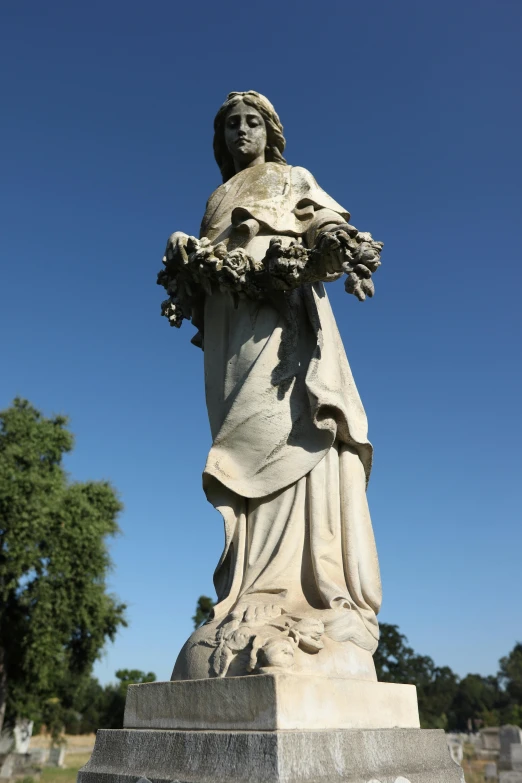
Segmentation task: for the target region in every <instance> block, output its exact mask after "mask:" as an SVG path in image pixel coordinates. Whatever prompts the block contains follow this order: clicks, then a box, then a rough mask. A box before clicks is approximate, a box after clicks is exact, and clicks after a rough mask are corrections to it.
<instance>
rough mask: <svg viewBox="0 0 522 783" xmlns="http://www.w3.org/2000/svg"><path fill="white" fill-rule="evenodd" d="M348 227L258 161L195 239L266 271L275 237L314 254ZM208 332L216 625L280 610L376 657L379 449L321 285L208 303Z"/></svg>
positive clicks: (318, 193)
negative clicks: (256, 611)
mask: <svg viewBox="0 0 522 783" xmlns="http://www.w3.org/2000/svg"><path fill="white" fill-rule="evenodd" d="M348 219H349V213H348V212H346V210H344V209H343V208H342V207H341V206H340V205H339V204H337V203H336V202H335V201H334V200H333V199H332V198H330V196H328V194H326V193H325V192H324V191H323V190H322V189H321V188H320V187H319V186H318V185H317V183H316V182H315V180H314V178H313V177H312V175H311V174H310V173H309V172H308V171H307V170H306V169H303V168H300V167H292V166H284V165H280V164H275V163H264V164H261V165H257V166H254V167H252V168H249V169H246V170H244V171H241V172H239V173H238V174H236V175H235V176H234V177H232V179H230V180H229V181H227V182H226V183H224V184H223V185H221V187H219V188H218V189H217V190H216V191H215V192H214V193H213V194H212V196H211V197H210V199H209V201H208V204H207V208H206V212H205V216H204V218H203V223H202V227H201V236H206V237H208V238H209V239H210V241H211V242H212V243H213V244H217V243H218V242H224V243H225V244H227V245H228V248H229V249H231V248H232V247H237V246H242V247H243V248H244V249H245V250H246V252H247V253H249V254H250V255H251V256H253V257H254V258H256V259H259V260H260V259H262V258H263V256H264V254H265V252H266V249H267V247H268V245H269V242H270V239H271V238H272V237H274V236H277V237H281V238H282V239H283V241H286V242H288V241H291V240H294V241H295V240H297V241H300V242H302V243H303V244H304V245H306V246H311V245H312V244H313V242H314V240H315V237H316V236H317V234H318V232H319V231H320V230H321V229H323V228H324V227H326V226H332V225H335V224H340V223H345V222H347V220H348ZM200 320H201V319H200ZM201 327H202V332H203V335H204V337H203V339H204V355H205V389H206V400H207V408H208V413H209V419H210V427H211V432H212V439H213V443H212V447H211V449H210V453H209V455H208V459H207V463H206V466H205V470H204V474H203V485H204V488H205V491H206V494H207V497H208V499H209V501H210V502H211V503H213V505H214V506H215V507H216V508H217V509H218V510H219V511H220V512H221V514H222V516H223V518H224V522H225V548H224V551H223V555H222V557H221V560H220V562H219V564H218V567H217V569H216V573H215V576H214V581H215V585H216V590H217V594H218V603H217V605H216V607H215V617H216V618H217V619H219V618H220V617H223V618H224V617H226V616H227V615H228V614H229V613H230V612H231V611H232V610H233V609H234V608H236V607H237V606H238V605H239V606H246V607H248V606H249V605H251V604H260V603H261V604H262V603H269V604H274V603H275V604H277V605H280V606H281V607H282V609H283V611H284V612H287V613H290V614H293V615H295V616H309V615H310V614H312V615H314V616H317V617H320V618H321V620H323V622H324V625H325V633H326V634H327V635H328V636H329V637H330V638H331V639H333V640H335V641H339V642H343V641H347V640H351V641H353V642H355V643H356V644H358V645H359V646H360V647H363V648H364V649H367V650H371V651H373V650H374V649H375V647H376V643H377V639H378V626H377V621H376V614H377V612H378V611H379V607H380V601H381V585H380V576H379V566H378V560H377V553H376V548H375V542H374V537H373V531H372V525H371V520H370V515H369V511H368V505H367V501H366V482H367V480H368V477H369V474H370V469H371V457H372V449H371V445H370V443H369V442H368V439H367V421H366V416H365V413H364V409H363V406H362V403H361V400H360V398H359V395H358V392H357V389H356V386H355V383H354V380H353V377H352V373H351V371H350V367H349V364H348V361H347V358H346V354H345V351H344V347H343V344H342V341H341V338H340V335H339V332H338V330H337V326H336V323H335V319H334V316H333V313H332V310H331V307H330V304H329V301H328V298H327V295H326V292H325V290H324V286H323V284H322V283H317V284H314V285H303V286H300V287H299V288H298V289H295V290H294V291H292V292H284V293H283V292H279V293H276V292H274V294H273V296H271V297H269V298H268V299H267V300H263V301H254V300H250V299H241V300H239V303H238V304H237V306H235V305H234V302H233V300H232V298H231V297H230V296H229V295H228V294H226V293H220V292H217V293H214V294H213V295H211V296H207V297H206V299H205V302H204V310H203V318H202V323H201Z"/></svg>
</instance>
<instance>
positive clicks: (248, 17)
mask: <svg viewBox="0 0 522 783" xmlns="http://www.w3.org/2000/svg"><path fill="white" fill-rule="evenodd" d="M0 27H1V38H2V46H1V48H0V57H1V59H2V61H3V62H2V67H1V77H0V79H1V81H2V90H1V95H2V98H1V101H2V109H3V111H2V115H3V118H2V123H1V130H0V133H1V136H2V151H3V155H2V164H1V202H2V203H1V214H2V232H1V239H0V252H1V289H0V290H1V295H2V306H1V308H0V318H1V332H0V333H1V335H2V362H1V366H2V373H1V382H0V406H1V407H5V406H7V405H8V404H9V403H10V401H11V400H12V398H13V397H14V396H15V395H17V394H18V395H22V396H25V397H27V398H29V399H30V400H31V401H32V402H33V403H34V404H35V405H36V406H38V407H40V408H41V409H43V410H44V411H45V412H46V413H48V414H50V413H53V412H64V413H67V414H69V415H70V417H71V423H72V429H73V431H74V432H75V434H76V443H77V445H76V450H75V452H74V454H73V455H72V456H71V457H70V458H68V460H67V468H68V470H69V471H70V472H71V475H72V476H73V477H74V478H78V479H86V478H107V479H110V481H111V482H113V484H114V485H115V486H116V487H117V488H118V490H119V492H120V494H121V497H122V499H123V501H124V503H125V511H124V513H123V514H122V516H121V520H120V521H121V527H122V535H121V537H119V538H118V539H117V540H116V541H115V542H114V544H113V545H112V555H113V558H114V562H115V568H114V572H113V573H112V575H111V580H110V581H111V589H113V590H114V591H115V592H116V593H117V594H118V595H119V596H120V597H121V599H122V600H124V601H126V602H127V603H128V605H129V609H128V618H129V627H128V629H127V630H124V631H122V632H121V633H120V634H119V636H118V639H117V641H116V643H115V644H114V645H112V646H109V647H108V648H107V651H106V654H105V656H104V658H103V660H102V661H101V662H100V663H99V664H98V665H97V667H96V673H97V675H98V676H99V677H100V679H101V680H102V681H107V680H110V679H112V678H113V676H114V671H115V670H116V669H117V668H119V667H133V668H141V669H146V670H153V671H154V672H156V674H157V676H158V677H159V678H162V679H165V678H168V677H169V676H170V672H171V669H172V665H173V663H174V660H175V657H176V655H177V652H178V650H179V648H180V647H181V645H182V643H183V642H184V641H185V639H186V637H187V636H188V635H189V633H190V631H191V615H192V614H193V611H194V605H195V602H196V599H197V597H198V596H199V595H200V594H201V593H207V594H210V595H212V594H213V593H212V580H211V577H212V572H213V569H214V566H215V564H216V562H217V560H218V557H219V554H220V551H221V546H222V524H221V518H220V516H219V514H218V513H217V512H216V511H214V509H213V508H212V507H211V506H210V505H208V504H207V502H206V500H205V497H204V495H203V492H202V490H201V472H202V469H203V465H204V463H205V458H206V453H207V450H208V448H209V444H210V435H209V429H208V423H207V417H206V409H205V402H204V394H203V377H202V358H203V357H202V354H201V352H200V351H199V350H198V349H196V348H194V347H193V346H191V345H190V342H189V341H190V338H191V336H192V332H193V329H192V327H191V325H190V324H185V325H184V326H183V328H182V329H181V330H180V331H177V330H174V329H170V328H169V326H168V324H167V322H166V320H165V319H162V318H160V315H159V307H160V302H161V300H162V298H163V297H162V289H160V288H158V287H157V286H156V285H155V278H156V272H157V271H158V269H159V268H160V260H161V256H162V253H163V249H164V246H165V242H166V239H167V237H168V235H169V234H170V233H171V232H172V231H174V230H183V231H185V232H187V233H196V232H197V230H198V227H199V222H200V220H201V216H202V213H203V210H204V206H205V201H206V199H207V198H208V196H209V195H210V193H211V192H212V191H213V190H214V188H215V187H216V186H217V185H218V184H219V172H218V169H217V166H216V165H215V162H214V160H213V156H212V120H213V117H214V114H215V111H216V110H217V108H218V107H219V106H220V104H221V103H222V101H223V100H224V98H225V96H226V94H227V93H228V92H229V91H231V90H248V89H255V90H258V91H260V92H262V93H264V94H266V95H267V96H268V97H269V98H270V100H271V101H272V102H273V103H274V105H275V107H276V109H277V110H278V112H279V114H280V116H281V119H282V121H283V124H284V126H285V134H286V138H287V159H288V161H289V162H290V163H292V164H295V165H300V166H305V167H306V168H308V169H309V170H311V171H312V172H313V174H314V175H315V176H316V178H317V180H318V181H319V183H320V184H321V185H322V186H323V188H325V190H326V191H327V192H328V193H330V194H331V195H332V196H333V197H334V198H335V199H336V200H338V201H340V202H341V203H342V204H343V205H344V206H346V208H347V209H349V210H350V211H351V213H352V221H353V223H354V224H355V225H356V226H357V227H358V228H360V229H361V230H369V231H371V232H372V233H373V235H374V237H375V238H377V239H380V240H383V241H384V242H385V250H384V254H383V266H382V267H381V269H380V270H379V273H378V275H377V276H376V281H375V282H376V287H377V294H376V297H375V298H374V299H373V300H370V301H367V302H365V303H363V304H361V303H359V302H357V301H356V299H355V298H354V297H348V296H347V295H346V294H344V291H343V286H342V284H341V283H338V284H334V285H333V286H331V287H330V295H331V299H332V302H333V307H334V310H335V313H336V316H337V320H338V324H339V328H340V330H341V333H342V336H343V339H344V341H345V345H346V349H347V353H348V357H349V360H350V363H351V365H352V369H353V372H354V374H355V378H356V381H357V385H358V387H359V391H360V393H361V396H362V398H363V401H364V404H365V407H366V410H367V413H368V418H369V422H370V437H371V439H372V441H373V443H374V445H375V450H376V458H375V470H374V473H373V476H372V480H371V483H370V489H369V496H370V504H371V509H372V516H373V520H374V527H375V532H376V537H377V543H378V548H379V553H380V559H381V567H382V576H383V582H384V605H383V610H382V615H381V618H382V620H384V621H386V622H394V623H398V624H399V626H400V628H401V630H402V631H403V632H404V633H405V634H406V635H407V636H408V637H409V639H410V642H411V644H412V645H413V646H414V648H415V649H416V650H417V651H418V652H421V653H425V654H429V655H431V656H432V657H433V658H434V659H435V661H436V662H437V663H438V664H440V665H442V664H448V665H450V666H451V667H452V668H454V669H455V670H456V671H457V672H458V673H460V674H465V673H467V672H469V671H474V672H481V673H484V674H487V673H493V672H495V671H496V667H497V661H498V658H499V657H500V656H501V655H503V654H505V653H507V652H508V650H509V649H511V647H512V646H513V644H514V642H515V640H516V639H522V601H521V595H522V591H521V587H522V577H521V570H522V569H521V561H522V525H521V502H520V501H521V462H522V460H521V442H522V426H521V413H520V408H521V401H522V393H521V391H522V390H521V385H522V384H521V366H520V353H521V351H520V346H521V328H520V327H521V318H520V310H521V307H520V296H521V293H520V291H521V284H522V272H521V250H520V212H521V187H520V183H521V181H522V171H521V168H522V167H521V154H520V146H521V138H522V131H521V124H522V123H521V121H522V109H521V74H522V55H521V46H520V36H521V31H522V4H521V3H520V0H490V1H489V2H484V0H466V1H463V0H458V1H457V2H456V1H455V0H442V2H437V3H433V2H419V0H394V2H390V1H389V0H375V1H374V2H371V3H370V2H366V3H363V2H352V0H343V2H338V1H337V0H334V1H333V2H330V3H313V2H311V1H310V0H303V2H299V3H298V2H291V1H288V2H273V0H268V2H264V3H232V2H230V1H229V0H225V1H224V2H219V3H217V2H208V1H205V2H198V3H196V2H194V3H176V2H173V1H172V0H170V1H167V0H149V2H147V3H144V2H139V3H138V2H136V0H126V1H125V2H123V0H104V2H101V1H100V0H91V2H89V3H78V2H72V3H71V2H69V0H67V1H65V0H53V2H51V3H43V2H40V1H39V0H31V1H30V2H28V1H27V0H18V2H4V3H2V8H1V10H0Z"/></svg>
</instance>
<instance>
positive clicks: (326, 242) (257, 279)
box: [157, 224, 383, 328]
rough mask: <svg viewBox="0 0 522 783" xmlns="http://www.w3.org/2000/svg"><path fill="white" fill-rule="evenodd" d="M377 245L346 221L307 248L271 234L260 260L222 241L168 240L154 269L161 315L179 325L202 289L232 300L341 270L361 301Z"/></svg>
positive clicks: (368, 289) (369, 285)
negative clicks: (160, 294)
mask: <svg viewBox="0 0 522 783" xmlns="http://www.w3.org/2000/svg"><path fill="white" fill-rule="evenodd" d="M382 248H383V243H382V242H376V241H375V240H374V239H373V238H372V235H371V234H369V233H368V232H360V231H358V230H357V229H356V228H354V226H350V225H348V224H343V225H341V226H337V227H335V228H334V229H331V230H326V231H323V232H321V233H320V234H319V236H318V238H317V241H316V243H315V245H314V246H313V247H312V248H311V249H308V248H306V247H304V246H303V245H302V244H300V243H299V242H297V241H292V242H291V243H290V244H286V245H285V244H283V241H282V240H281V238H279V237H275V238H273V239H272V240H271V241H270V246H269V248H268V250H267V252H266V255H265V257H264V259H263V260H262V261H256V260H255V259H253V258H252V257H251V256H249V255H248V253H246V252H245V250H243V248H241V247H238V248H235V249H233V250H230V251H227V248H226V246H225V245H224V244H223V243H220V244H217V245H212V244H211V242H210V241H209V240H208V239H207V238H206V237H203V239H196V237H189V236H186V235H184V236H183V241H182V242H180V243H177V244H176V245H175V246H172V245H171V244H170V243H169V245H167V250H166V252H165V255H164V257H163V264H164V267H165V268H164V269H162V270H161V271H160V272H159V274H158V281H157V282H158V285H161V286H163V287H164V288H165V290H166V291H167V293H168V294H169V298H168V299H166V300H165V301H164V302H162V305H161V314H162V315H164V316H165V317H166V318H167V319H168V321H169V323H170V325H171V326H175V327H177V328H179V327H180V326H181V324H182V322H183V320H185V319H190V318H191V315H192V308H193V303H194V301H195V300H197V299H198V298H200V296H201V293H202V292H204V293H206V294H209V295H212V293H213V292H214V291H215V290H220V291H226V292H229V293H230V294H231V295H232V296H233V297H234V300H235V301H236V303H237V299H238V298H242V297H249V298H251V299H261V298H263V297H266V296H267V295H269V293H270V292H271V291H290V290H292V289H294V288H297V287H298V286H300V285H302V284H305V283H308V284H311V283H316V282H319V281H322V282H329V281H331V280H337V279H338V278H339V277H341V276H342V275H343V274H346V280H345V285H344V287H345V290H346V292H347V293H349V294H353V295H354V296H356V297H357V299H359V301H364V300H365V299H366V297H367V296H373V294H374V291H375V288H374V284H373V280H372V274H373V273H374V272H375V271H376V270H377V269H378V267H379V266H380V265H381V261H380V254H381V250H382Z"/></svg>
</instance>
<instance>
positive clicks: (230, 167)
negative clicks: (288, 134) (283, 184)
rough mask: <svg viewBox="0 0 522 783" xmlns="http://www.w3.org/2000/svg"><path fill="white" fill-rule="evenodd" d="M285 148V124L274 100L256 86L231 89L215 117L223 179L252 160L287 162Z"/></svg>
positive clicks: (215, 142)
mask: <svg viewBox="0 0 522 783" xmlns="http://www.w3.org/2000/svg"><path fill="white" fill-rule="evenodd" d="M263 125H264V127H263ZM284 148H285V138H284V136H283V126H282V125H281V121H280V119H279V117H278V116H277V114H276V111H275V109H274V107H273V106H272V104H271V103H270V101H269V100H268V99H267V98H265V97H264V95H260V94H259V93H258V92H254V91H253V90H250V91H249V92H231V93H230V94H229V95H228V97H227V99H226V101H225V103H224V104H223V105H222V106H221V108H220V109H219V111H218V113H217V114H216V118H215V120H214V156H215V158H216V162H217V164H218V166H219V168H220V170H221V174H222V176H223V182H226V181H227V180H228V179H230V177H233V176H234V174H235V173H236V171H238V170H239V169H238V166H239V168H244V167H245V165H252V163H251V161H252V160H257V159H259V161H260V162H263V160H264V161H267V162H273V163H281V164H285V163H286V161H285V159H284V158H283V150H284ZM236 164H237V165H236Z"/></svg>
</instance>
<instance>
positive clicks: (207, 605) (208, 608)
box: [192, 595, 214, 628]
mask: <svg viewBox="0 0 522 783" xmlns="http://www.w3.org/2000/svg"><path fill="white" fill-rule="evenodd" d="M213 610H214V602H213V600H212V598H209V597H208V595H200V596H199V598H198V602H197V605H196V614H195V615H194V616H193V618H192V620H193V622H194V628H199V626H200V625H203V623H206V621H207V620H208V619H209V618H210V617H211V616H212V612H213Z"/></svg>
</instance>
